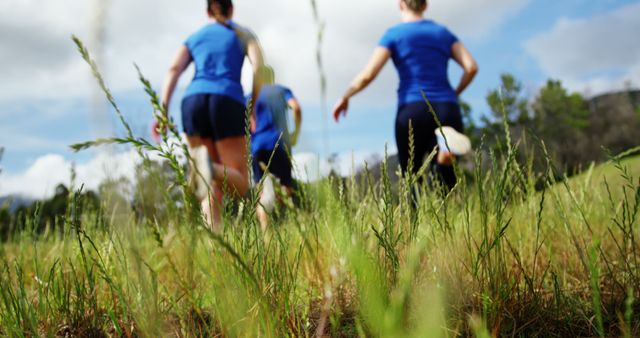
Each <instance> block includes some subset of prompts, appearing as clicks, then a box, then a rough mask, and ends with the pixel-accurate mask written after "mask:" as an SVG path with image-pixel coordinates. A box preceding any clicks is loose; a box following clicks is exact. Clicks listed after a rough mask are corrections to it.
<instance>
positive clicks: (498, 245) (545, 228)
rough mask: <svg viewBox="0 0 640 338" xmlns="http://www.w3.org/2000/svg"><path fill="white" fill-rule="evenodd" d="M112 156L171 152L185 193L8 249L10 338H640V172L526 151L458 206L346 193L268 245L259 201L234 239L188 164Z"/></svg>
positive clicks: (333, 195) (80, 206) (357, 190)
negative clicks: (571, 164) (532, 161)
mask: <svg viewBox="0 0 640 338" xmlns="http://www.w3.org/2000/svg"><path fill="white" fill-rule="evenodd" d="M76 42H77V43H78V45H79V47H80V51H81V53H82V54H83V56H84V57H85V59H86V60H87V61H89V62H90V58H89V55H88V53H87V52H86V50H85V49H84V48H83V47H82V45H81V43H80V42H79V41H76ZM90 64H91V65H92V67H93V69H94V73H95V75H96V76H97V77H99V72H98V71H97V68H96V67H95V64H93V63H91V62H90ZM141 80H142V82H143V84H144V86H145V89H146V90H147V92H148V93H149V95H150V97H151V99H152V105H153V106H154V107H156V109H158V110H159V114H158V116H157V117H158V118H159V119H160V120H161V122H162V123H164V124H166V125H167V126H168V127H169V128H168V130H169V133H171V132H175V130H174V129H173V128H172V126H171V125H170V121H169V120H168V119H167V118H166V112H163V111H162V109H161V108H160V106H159V105H158V104H157V97H156V96H155V93H153V91H152V90H151V89H150V85H149V83H148V82H147V81H146V80H145V79H144V78H143V77H142V76H141ZM100 83H101V84H102V86H103V89H104V90H105V91H106V92H107V93H108V90H107V88H106V86H105V85H104V82H102V81H100ZM108 98H109V100H110V101H111V102H112V104H113V105H114V108H117V105H116V103H115V102H114V101H113V100H112V98H111V96H110V95H108ZM122 121H123V124H124V125H125V126H126V121H124V119H123V120H122ZM127 129H128V128H127ZM166 142H167V138H166V137H165V146H166ZM104 143H125V144H131V145H133V146H135V147H136V148H137V149H138V150H139V152H140V154H141V155H143V157H144V156H145V155H146V154H147V153H148V152H159V153H160V154H161V155H162V156H164V157H166V158H167V160H168V162H169V163H170V165H171V166H172V168H173V170H174V171H176V175H175V176H176V182H164V181H162V179H161V178H158V181H155V182H154V181H153V180H151V181H150V183H149V184H150V185H153V186H155V187H157V186H167V187H168V186H170V185H173V186H174V187H176V188H177V189H178V190H179V191H180V192H181V193H180V194H178V195H177V196H176V195H175V194H169V193H160V194H158V195H159V196H154V199H153V203H156V208H152V209H153V210H164V211H165V212H164V213H163V217H157V215H156V214H154V213H142V214H134V213H133V212H120V213H113V212H111V209H110V208H109V205H108V204H107V203H105V205H103V206H102V207H101V208H99V209H97V210H91V209H89V208H87V207H86V206H85V205H84V202H83V201H82V199H81V198H80V196H81V194H78V193H75V194H72V195H71V196H69V202H70V203H69V205H70V207H69V210H68V211H67V214H66V215H65V217H63V219H61V220H60V222H59V225H60V226H62V228H61V229H58V230H60V231H55V232H48V233H46V234H38V233H35V232H34V231H31V230H29V229H34V228H35V227H34V226H33V224H37V221H38V218H39V215H38V214H37V213H36V214H34V215H32V216H31V217H29V218H28V219H27V221H26V224H24V227H23V229H21V230H20V231H16V232H15V233H13V234H12V235H11V238H10V240H9V241H8V242H6V243H3V244H2V246H0V254H1V257H2V262H1V265H0V285H1V286H2V287H1V288H0V336H11V337H33V336H44V337H56V336H61V337H71V336H74V337H104V336H113V337H166V336H173V337H201V336H226V337H286V336H323V335H328V336H335V337H370V336H374V337H455V336H467V335H475V336H478V337H488V336H517V337H529V336H559V337H567V336H619V335H622V336H627V337H631V336H637V335H639V334H640V320H639V319H638V318H639V317H638V315H637V314H638V311H639V310H640V309H639V306H638V305H639V304H638V302H637V300H638V299H640V288H638V285H640V283H639V282H640V269H639V268H638V263H639V260H638V258H639V257H638V256H640V247H639V244H638V242H637V239H636V238H637V237H638V236H639V235H640V233H639V230H638V229H639V227H638V210H639V208H640V181H639V178H640V157H635V158H628V159H625V160H623V161H612V162H611V163H608V164H604V165H601V166H597V167H594V168H592V169H590V170H588V171H586V172H585V173H584V174H583V175H581V176H577V177H575V178H572V179H569V180H566V181H564V182H556V181H555V180H554V179H553V177H557V176H556V175H549V173H530V172H528V171H527V169H526V167H523V166H520V165H519V164H518V163H516V162H515V160H514V159H515V158H516V157H515V153H514V152H515V147H512V146H511V147H510V148H509V147H508V148H509V149H511V150H510V151H508V152H507V155H505V156H504V157H500V156H495V155H491V159H492V163H493V165H492V166H490V167H489V168H483V167H482V166H481V165H479V163H480V159H479V158H476V159H475V161H476V162H477V163H476V164H477V165H476V166H475V171H474V172H473V173H472V175H471V177H470V178H469V179H461V181H460V182H459V184H458V185H457V186H456V188H455V189H454V190H453V191H452V192H451V193H450V194H447V195H442V194H440V193H438V192H436V191H435V189H430V188H428V187H427V186H426V185H422V184H419V183H418V182H417V180H416V178H415V177H407V178H406V179H404V180H402V181H401V182H400V184H399V185H398V186H396V187H394V186H392V185H391V183H390V182H389V180H388V177H383V179H382V180H381V181H380V182H374V181H372V180H370V179H367V177H364V178H363V180H362V181H356V179H355V178H347V179H344V180H342V179H337V178H329V179H326V180H323V181H321V182H317V183H313V184H304V185H302V186H301V187H300V189H299V191H298V193H297V194H298V196H297V199H298V200H299V207H297V208H292V209H289V210H284V211H285V212H281V213H279V215H274V217H273V220H272V224H273V226H272V227H271V229H269V230H268V231H267V232H266V233H262V232H261V231H260V230H259V225H258V224H257V221H256V219H255V212H254V211H255V207H256V203H257V198H256V196H255V191H254V192H252V193H251V195H250V196H249V197H247V198H246V199H244V200H242V201H241V202H240V203H239V205H237V207H236V208H231V207H229V208H224V210H225V215H224V219H225V225H226V226H225V228H224V231H223V232H222V233H220V234H217V233H214V232H212V231H211V230H210V229H209V228H208V227H207V225H206V224H205V223H204V222H203V220H202V218H201V217H200V215H199V210H198V208H197V202H195V201H194V199H193V193H192V192H191V191H190V189H189V186H188V184H187V183H186V175H185V174H184V170H183V168H182V167H181V166H180V165H179V164H178V162H177V160H176V158H175V155H173V151H167V149H166V147H160V146H156V145H152V144H150V143H149V142H147V141H145V140H143V139H140V138H137V137H135V135H133V134H132V133H131V132H130V131H128V132H127V136H126V137H125V138H120V139H111V140H100V141H97V142H89V143H86V144H83V145H79V146H78V147H77V149H84V148H86V147H89V146H94V145H99V144H104ZM173 150H174V151H175V150H178V151H186V149H185V148H183V147H177V148H176V149H173ZM550 167H551V166H550ZM551 169H552V168H550V170H551ZM383 172H386V170H383ZM540 182H544V184H543V185H542V186H543V187H544V189H543V190H536V189H535V187H536V186H540V184H539V183H540ZM78 190H79V189H78ZM161 190H164V189H161ZM414 192H415V193H414ZM145 196H146V195H145ZM414 199H415V200H417V202H415V203H414V202H413V200H414ZM413 205H415V207H413ZM79 210H84V211H83V212H79Z"/></svg>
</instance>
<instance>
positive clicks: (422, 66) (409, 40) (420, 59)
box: [379, 20, 458, 105]
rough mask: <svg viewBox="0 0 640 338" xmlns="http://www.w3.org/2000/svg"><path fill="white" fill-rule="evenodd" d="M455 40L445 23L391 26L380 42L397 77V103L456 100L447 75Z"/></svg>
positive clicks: (429, 21) (431, 22) (414, 23)
mask: <svg viewBox="0 0 640 338" xmlns="http://www.w3.org/2000/svg"><path fill="white" fill-rule="evenodd" d="M457 41H458V38H456V36H455V35H453V34H452V33H451V32H450V31H449V30H448V29H447V28H446V27H444V26H442V25H439V24H437V23H435V22H433V21H431V20H421V21H416V22H407V23H402V24H399V25H396V26H394V27H391V28H390V29H389V30H387V32H386V33H385V34H384V36H383V37H382V39H380V43H379V45H380V46H381V47H384V48H387V49H388V50H389V51H390V52H391V57H392V59H393V63H394V65H395V66H396V69H397V71H398V75H399V77H400V87H399V88H398V104H399V105H403V104H407V103H414V102H421V101H424V99H423V97H422V91H424V93H425V95H426V97H427V99H428V100H429V101H432V102H458V97H457V96H456V93H455V91H454V90H453V88H452V87H451V84H450V83H449V78H448V73H447V70H448V65H449V59H451V57H452V46H453V44H454V43H456V42H457Z"/></svg>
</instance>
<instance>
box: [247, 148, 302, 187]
mask: <svg viewBox="0 0 640 338" xmlns="http://www.w3.org/2000/svg"><path fill="white" fill-rule="evenodd" d="M271 153H272V152H271V151H266V150H259V151H257V152H256V153H255V154H253V160H252V162H253V180H254V181H255V182H256V183H258V182H260V180H261V179H262V177H263V176H264V170H262V165H260V163H263V164H264V166H266V165H267V164H269V159H270V158H271ZM292 169H293V166H292V165H291V159H290V158H289V155H288V154H287V152H286V151H285V150H284V148H283V147H282V146H279V147H278V148H277V149H276V150H275V151H274V152H273V158H272V159H271V165H270V166H269V168H268V170H269V172H270V173H271V174H273V176H275V177H277V178H278V179H280V184H282V185H283V186H285V187H293V177H292V176H291V170H292Z"/></svg>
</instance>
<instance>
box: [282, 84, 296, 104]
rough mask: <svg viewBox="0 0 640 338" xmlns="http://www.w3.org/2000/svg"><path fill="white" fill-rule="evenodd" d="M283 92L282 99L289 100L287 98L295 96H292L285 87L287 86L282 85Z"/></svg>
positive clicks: (289, 90)
mask: <svg viewBox="0 0 640 338" xmlns="http://www.w3.org/2000/svg"><path fill="white" fill-rule="evenodd" d="M282 89H283V93H282V95H283V96H284V100H285V101H287V102H289V100H291V99H295V98H296V97H295V96H293V93H292V92H291V89H289V88H287V87H283V88H282Z"/></svg>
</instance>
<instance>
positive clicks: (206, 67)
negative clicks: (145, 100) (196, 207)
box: [162, 0, 263, 227]
mask: <svg viewBox="0 0 640 338" xmlns="http://www.w3.org/2000/svg"><path fill="white" fill-rule="evenodd" d="M233 10H234V7H233V3H232V1H231V0H207V14H208V16H209V22H208V23H207V24H206V25H205V26H204V27H202V28H201V29H200V30H198V31H197V32H195V33H194V34H192V35H191V36H190V37H189V38H188V39H187V40H186V41H185V43H184V44H183V45H182V46H181V47H180V48H179V49H178V52H177V54H176V56H175V57H174V60H173V63H172V65H171V68H170V69H169V72H168V73H167V76H166V79H165V81H164V86H163V89H162V104H163V105H164V107H165V108H168V107H169V105H170V101H171V97H172V95H173V92H174V90H175V87H176V84H177V82H178V79H179V78H180V76H181V75H182V73H183V72H184V71H185V70H186V69H187V67H188V66H189V65H190V64H191V63H193V64H194V66H195V75H194V77H193V80H192V81H191V84H190V85H189V87H188V88H187V91H186V93H185V94H184V98H183V100H182V124H183V128H184V132H185V133H186V134H187V142H188V143H189V146H190V147H192V148H195V147H199V146H205V147H206V148H207V150H208V153H209V158H210V159H211V161H212V166H211V169H212V170H211V171H212V188H213V196H211V198H209V199H205V201H203V211H204V212H205V215H206V216H207V218H208V220H209V221H210V222H211V223H212V225H213V226H214V227H217V226H218V225H219V224H220V222H221V217H220V216H221V215H220V212H219V210H220V209H219V208H220V203H221V202H222V195H223V191H222V186H223V184H226V186H227V187H229V189H230V191H225V193H230V194H232V195H233V196H242V195H244V194H246V192H247V191H248V189H249V169H248V168H247V155H248V154H247V151H246V137H245V126H246V117H245V102H244V94H243V90H242V85H241V82H240V77H241V72H242V65H243V63H244V59H245V56H248V57H249V60H250V61H251V64H252V66H253V73H254V79H253V93H254V95H256V96H257V95H258V94H259V92H260V80H259V74H260V69H261V68H262V66H263V57H262V51H261V48H260V45H259V44H258V41H257V39H256V38H255V36H254V35H253V34H252V33H251V32H250V31H249V30H248V29H246V28H244V27H242V26H240V25H238V24H236V23H235V22H233V21H231V18H232V17H233ZM254 99H255V97H254Z"/></svg>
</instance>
